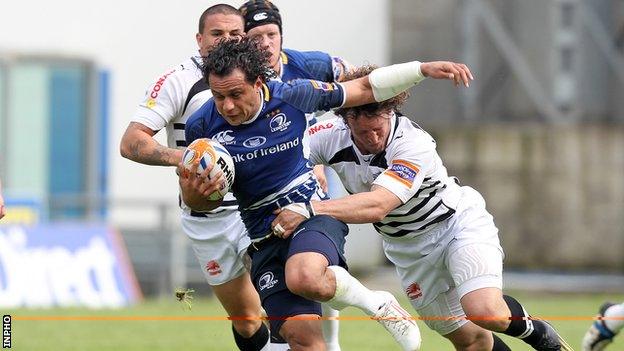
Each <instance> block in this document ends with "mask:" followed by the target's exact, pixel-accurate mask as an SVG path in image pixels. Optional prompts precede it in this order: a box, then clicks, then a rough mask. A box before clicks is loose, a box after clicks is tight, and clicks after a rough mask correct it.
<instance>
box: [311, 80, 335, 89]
mask: <svg viewBox="0 0 624 351" xmlns="http://www.w3.org/2000/svg"><path fill="white" fill-rule="evenodd" d="M310 83H311V84H312V86H313V87H314V89H316V90H323V91H332V90H336V86H335V85H334V84H333V83H325V82H321V81H318V80H311V81H310Z"/></svg>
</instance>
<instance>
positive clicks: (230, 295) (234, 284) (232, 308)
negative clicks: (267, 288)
mask: <svg viewBox="0 0 624 351" xmlns="http://www.w3.org/2000/svg"><path fill="white" fill-rule="evenodd" d="M212 290H213V292H214V293H215V296H217V298H218V299H219V301H220V302H221V305H222V306H223V308H225V310H226V311H227V312H228V314H229V315H230V316H259V315H260V298H259V297H258V293H257V292H256V289H255V288H254V286H253V284H252V283H251V279H250V278H249V273H247V272H244V273H243V274H242V275H241V276H239V277H237V278H234V279H232V280H230V281H228V282H226V283H223V284H219V285H213V286H212Z"/></svg>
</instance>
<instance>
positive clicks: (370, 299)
mask: <svg viewBox="0 0 624 351" xmlns="http://www.w3.org/2000/svg"><path fill="white" fill-rule="evenodd" d="M327 268H329V269H331V270H332V271H333V272H334V274H335V275H336V293H335V294H334V297H332V298H331V299H330V300H329V301H327V302H325V303H326V304H327V305H329V306H330V307H331V308H333V309H336V310H339V311H340V310H341V309H343V308H345V307H347V306H353V307H357V308H359V309H360V310H362V311H364V313H366V314H367V315H369V316H372V315H374V314H375V313H376V312H377V310H379V308H380V307H381V306H382V305H383V304H384V303H385V302H386V301H385V300H384V299H383V297H381V296H379V294H377V293H376V292H374V291H372V290H369V289H368V288H367V287H365V286H364V285H362V283H360V282H359V281H358V280H357V279H355V278H354V277H353V276H352V275H351V274H349V272H347V271H346V270H345V269H344V268H342V267H340V266H329V267H327Z"/></svg>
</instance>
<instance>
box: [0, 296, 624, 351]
mask: <svg viewBox="0 0 624 351" xmlns="http://www.w3.org/2000/svg"><path fill="white" fill-rule="evenodd" d="M512 295H513V296H515V297H516V298H518V299H519V300H520V301H521V302H522V303H523V304H524V305H525V307H526V308H527V309H528V311H529V313H531V314H532V315H533V316H534V317H540V318H545V319H551V320H552V324H553V325H555V327H556V328H557V329H558V331H559V332H560V334H561V335H562V336H563V337H564V338H565V339H566V340H567V341H568V342H569V343H570V344H571V345H572V347H574V348H575V349H577V350H580V346H579V345H580V341H581V338H582V337H583V334H584V333H585V330H586V329H587V327H588V326H589V324H590V323H591V321H590V320H589V318H591V317H593V316H594V315H595V314H596V311H597V309H598V307H599V306H600V304H602V302H603V301H606V300H611V301H616V302H619V301H622V296H618V295H601V294H594V295H577V294H527V293H513V294H512ZM401 303H402V304H403V306H405V307H408V306H409V305H408V303H407V301H405V300H402V301H401ZM408 310H409V311H410V312H413V310H412V309H411V306H410V307H408ZM3 314H11V315H12V316H13V325H12V344H13V345H12V346H13V347H12V349H14V350H32V351H37V350H41V351H47V350H81V351H82V350H85V351H86V350H107V351H108V350H115V351H122V350H133V351H134V350H145V351H156V350H181V351H195V350H236V347H235V345H234V342H233V339H232V336H231V330H230V323H229V322H228V321H227V320H225V318H224V311H223V309H222V308H221V306H220V305H219V303H218V301H217V300H216V299H198V300H195V302H194V304H193V309H192V310H191V311H188V310H184V309H183V308H182V305H181V304H180V303H178V302H176V301H174V298H173V297H172V298H171V300H147V301H145V302H144V303H142V304H140V305H137V306H132V307H127V308H122V309H107V310H89V309H84V308H54V309H18V310H4V311H3ZM29 316H30V317H33V316H59V317H74V316H90V317H98V318H101V319H93V320H80V321H73V320H61V319H59V320H19V318H20V317H29ZM159 316H163V317H173V316H180V317H189V318H195V317H214V318H213V319H211V318H208V320H141V318H142V317H148V318H152V317H159ZM341 316H343V317H347V318H348V317H357V316H363V315H362V313H360V312H359V311H358V310H356V309H353V308H348V309H345V310H344V311H343V312H342V313H341ZM106 317H113V318H116V317H122V318H135V317H136V318H135V319H134V320H123V321H118V320H106ZM418 323H419V326H420V329H421V332H422V337H423V346H422V350H431V351H433V350H436V351H446V350H449V351H451V350H453V348H452V346H451V344H450V343H449V342H448V341H446V339H444V338H442V337H440V336H439V335H438V334H436V333H434V332H432V331H431V330H429V329H428V328H427V327H426V326H425V325H424V323H422V322H421V321H419V322H418ZM502 339H503V340H505V342H507V343H508V345H509V346H510V347H511V348H512V349H513V350H529V349H530V348H529V347H528V346H527V345H526V344H524V343H522V342H518V341H516V340H514V339H512V338H508V337H506V336H502ZM340 344H341V347H342V350H343V351H348V350H398V349H399V348H398V346H397V345H396V344H395V343H394V341H393V340H392V339H391V337H390V336H389V335H388V334H387V333H386V332H385V331H384V330H383V328H382V327H381V326H380V325H378V324H377V323H376V322H374V321H370V320H363V319H362V320H359V319H352V320H344V321H342V322H341V324H340ZM622 349H624V337H623V338H618V337H616V340H615V342H614V343H613V344H612V345H611V346H610V348H609V350H622Z"/></svg>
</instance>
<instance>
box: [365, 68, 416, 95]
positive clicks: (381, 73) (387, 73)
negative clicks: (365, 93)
mask: <svg viewBox="0 0 624 351" xmlns="http://www.w3.org/2000/svg"><path fill="white" fill-rule="evenodd" d="M425 78H426V77H425V76H424V75H423V73H422V71H421V70H420V62H419V61H412V62H407V63H400V64H396V65H391V66H386V67H381V68H376V69H375V70H373V71H372V72H371V73H370V74H369V76H368V81H369V82H370V85H371V87H372V90H373V95H374V96H375V100H376V101H377V102H382V101H385V100H388V99H390V98H392V97H394V96H397V95H399V94H400V93H402V92H404V91H406V90H407V89H409V88H411V87H412V86H414V85H416V84H418V83H420V82H421V81H423V80H424V79H425Z"/></svg>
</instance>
